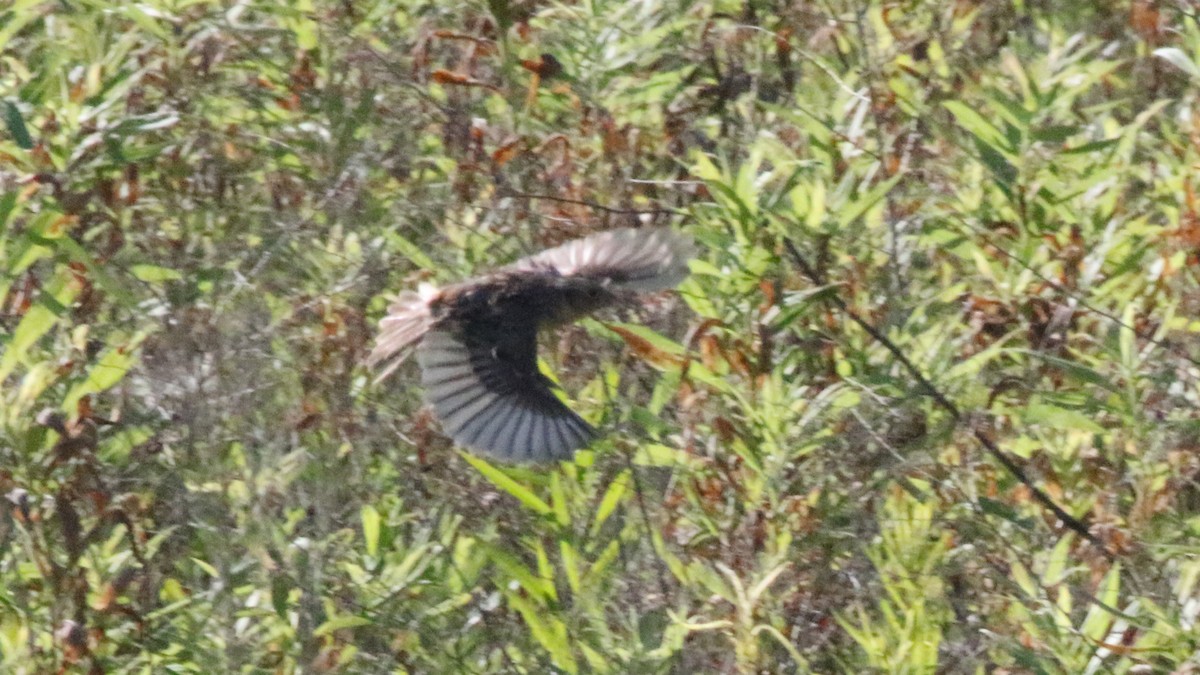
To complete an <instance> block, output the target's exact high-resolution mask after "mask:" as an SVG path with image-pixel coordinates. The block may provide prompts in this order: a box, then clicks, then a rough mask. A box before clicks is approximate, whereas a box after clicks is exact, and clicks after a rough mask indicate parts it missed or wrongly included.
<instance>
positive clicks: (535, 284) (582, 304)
mask: <svg viewBox="0 0 1200 675" xmlns="http://www.w3.org/2000/svg"><path fill="white" fill-rule="evenodd" d="M617 298H618V294H617V293H615V292H613V291H611V290H609V289H608V288H607V285H606V284H605V283H604V282H603V281H597V280H593V279H581V278H578V277H564V276H561V275H559V274H558V273H556V272H554V271H553V270H546V271H512V272H497V273H495V274H489V275H487V276H484V277H479V278H477V279H472V280H469V281H465V282H462V283H458V284H453V285H450V286H447V287H445V288H443V289H442V290H441V293H440V294H439V296H438V297H437V299H435V300H434V301H433V302H432V303H431V305H430V310H431V311H432V313H433V319H434V323H435V325H438V324H441V323H442V322H443V321H445V322H454V321H459V322H466V323H469V324H473V323H475V322H478V323H480V324H488V325H493V326H496V327H497V328H512V327H517V326H528V325H534V326H537V327H539V328H553V327H555V326H560V325H562V324H565V323H570V322H572V321H574V320H576V319H578V318H580V317H583V316H586V315H588V314H590V313H592V312H593V311H595V310H597V309H600V308H601V307H605V306H607V305H611V304H613V303H614V302H616V301H617Z"/></svg>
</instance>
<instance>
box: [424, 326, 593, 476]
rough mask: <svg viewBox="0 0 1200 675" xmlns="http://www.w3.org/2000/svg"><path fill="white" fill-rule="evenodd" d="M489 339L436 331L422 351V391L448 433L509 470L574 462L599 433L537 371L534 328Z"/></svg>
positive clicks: (458, 329)
mask: <svg viewBox="0 0 1200 675" xmlns="http://www.w3.org/2000/svg"><path fill="white" fill-rule="evenodd" d="M514 330H515V329H514ZM476 332H478V331H476ZM483 333H484V335H472V331H471V330H470V328H469V327H462V326H459V327H454V328H437V329H434V330H431V331H429V333H428V334H427V335H426V336H425V339H424V340H423V341H422V342H421V345H420V347H418V348H417V360H418V361H419V362H420V365H421V384H422V385H423V386H424V387H425V395H426V398H427V399H428V400H429V402H430V403H431V404H432V405H433V408H434V411H435V412H436V413H437V416H438V418H439V419H441V422H442V428H443V430H445V432H446V434H447V435H449V436H450V437H451V438H453V439H454V441H455V442H456V443H458V444H460V445H463V446H466V447H467V448H470V449H471V450H473V451H475V452H477V453H479V454H482V455H486V456H489V457H492V458H495V459H499V460H502V461H506V462H550V461H554V460H563V459H569V458H570V457H571V455H572V454H573V453H574V452H575V450H577V449H579V448H581V447H583V446H584V445H586V444H587V443H588V441H589V440H591V439H592V438H593V437H594V436H595V433H596V432H595V430H594V429H593V428H592V427H591V426H590V425H589V424H588V423H587V422H585V421H583V419H582V418H580V417H579V415H576V414H575V413H574V412H573V411H572V410H571V409H570V408H568V407H567V406H565V405H563V403H562V401H560V400H558V397H556V396H555V395H554V392H553V391H551V389H550V384H549V382H548V381H547V380H546V378H545V377H543V376H542V374H541V373H539V372H538V371H537V361H536V353H537V347H536V342H535V340H536V327H535V326H530V327H529V328H528V330H527V331H526V330H524V329H522V330H520V331H519V333H520V334H519V335H516V334H511V332H510V333H509V334H505V335H502V336H501V335H495V334H493V335H487V333H493V331H483Z"/></svg>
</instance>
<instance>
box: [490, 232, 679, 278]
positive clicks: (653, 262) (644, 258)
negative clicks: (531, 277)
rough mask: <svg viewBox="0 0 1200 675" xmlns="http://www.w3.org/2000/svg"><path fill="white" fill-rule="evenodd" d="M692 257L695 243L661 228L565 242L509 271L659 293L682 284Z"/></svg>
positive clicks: (514, 265)
mask: <svg viewBox="0 0 1200 675" xmlns="http://www.w3.org/2000/svg"><path fill="white" fill-rule="evenodd" d="M694 255H695V244H694V243H693V242H692V238H691V237H689V236H687V235H684V234H679V233H677V232H674V231H672V230H669V229H667V228H665V227H646V228H641V229H631V228H624V229H618V230H607V231H605V232H600V233H598V234H593V235H591V236H589V237H584V238H583V239H576V240H574V241H569V242H567V243H565V244H563V245H562V246H557V247H555V248H552V249H549V250H546V251H542V252H541V253H538V254H537V255H533V256H530V257H528V258H522V259H521V260H518V261H517V262H516V263H514V264H513V265H512V267H513V268H514V269H518V270H530V271H534V270H553V271H555V272H557V273H558V274H561V275H563V276H585V277H591V278H595V279H600V280H607V281H609V282H610V283H611V284H612V285H613V287H615V288H620V289H626V290H631V291H663V290H666V289H668V288H674V287H675V286H677V285H678V284H679V282H681V281H683V279H684V278H685V277H686V276H687V274H688V260H690V259H691V258H692V257H693V256H694Z"/></svg>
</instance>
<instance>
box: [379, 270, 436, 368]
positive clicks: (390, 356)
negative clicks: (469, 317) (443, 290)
mask: <svg viewBox="0 0 1200 675" xmlns="http://www.w3.org/2000/svg"><path fill="white" fill-rule="evenodd" d="M437 292H438V291H437V289H436V288H435V287H433V286H431V285H429V284H421V285H420V286H419V287H418V288H417V291H416V292H413V291H404V292H402V293H400V295H398V296H396V299H395V300H393V301H392V304H391V305H389V306H388V311H387V316H384V317H383V319H381V320H380V321H379V337H378V338H376V340H375V348H374V349H372V350H371V354H370V356H368V357H367V365H368V366H370V367H371V368H375V367H377V366H379V364H381V363H382V364H384V366H383V369H382V370H381V371H380V373H379V376H378V377H376V378H375V381H376V382H379V381H381V380H383V379H384V378H386V377H387V376H388V375H391V374H392V371H394V370H396V368H398V367H400V364H402V363H404V360H405V359H407V358H408V355H409V353H410V352H411V351H412V350H411V349H409V348H410V347H412V346H413V345H414V344H416V343H417V342H418V341H419V340H420V339H421V338H422V337H423V336H424V335H425V333H427V332H429V329H430V327H431V326H432V325H433V315H432V314H431V313H430V311H429V303H430V301H431V300H432V299H433V298H434V297H436V296H437Z"/></svg>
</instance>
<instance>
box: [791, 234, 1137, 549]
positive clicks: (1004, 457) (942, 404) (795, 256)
mask: <svg viewBox="0 0 1200 675" xmlns="http://www.w3.org/2000/svg"><path fill="white" fill-rule="evenodd" d="M783 245H784V247H785V248H786V249H787V252H788V255H789V256H791V258H792V261H793V262H795V264H796V266H797V267H799V268H800V271H801V272H803V273H804V275H805V276H807V277H808V278H809V279H810V280H811V281H812V282H813V283H814V284H817V285H824V284H825V281H824V280H823V279H822V278H821V274H820V273H819V272H818V271H817V270H816V269H815V268H813V267H812V265H810V264H809V262H808V260H806V259H805V258H804V256H803V255H801V253H800V251H799V250H798V249H797V248H796V245H795V244H793V243H792V240H791V239H788V238H786V237H785V238H784V239H783ZM824 297H825V298H826V299H827V301H828V302H831V303H833V304H834V305H835V306H836V307H837V308H838V309H839V310H840V311H841V312H842V313H843V314H845V315H846V316H848V317H850V319H851V320H852V321H854V323H856V324H858V325H859V326H860V327H861V328H862V329H863V330H865V331H867V333H868V334H869V335H870V336H871V337H872V338H873V339H874V340H875V341H876V342H878V343H879V344H881V345H883V346H884V348H886V349H887V350H888V351H889V352H891V353H892V356H894V357H896V360H897V361H899V362H900V365H902V366H904V369H905V370H907V371H908V372H909V374H910V375H912V376H913V378H914V379H915V380H916V381H917V382H918V383H919V384H920V385H921V387H923V388H924V389H925V391H926V392H928V393H929V396H930V398H932V399H933V401H934V403H936V404H937V406H938V407H939V408H941V409H942V410H944V411H946V413H947V414H949V415H950V417H951V418H953V419H954V421H955V422H958V423H961V422H963V421H964V420H965V419H966V418H965V417H964V416H963V413H962V411H961V410H959V408H958V406H956V405H955V404H954V403H953V402H952V401H951V400H950V399H949V398H947V397H946V395H945V394H943V393H942V392H941V391H940V390H938V388H937V387H935V386H933V383H931V382H930V381H929V380H928V379H926V377H925V376H924V375H922V374H921V371H920V369H919V368H917V366H916V365H915V364H914V363H913V362H912V361H911V360H909V358H908V357H907V356H905V355H904V352H903V351H901V349H900V348H899V347H898V346H896V344H895V343H894V342H892V341H891V340H889V339H888V337H887V336H886V335H884V334H883V333H882V332H880V331H879V330H878V329H877V328H875V327H874V326H872V325H871V324H869V323H867V321H866V320H865V319H863V318H862V317H861V316H859V315H858V313H857V312H855V311H854V310H853V309H851V308H850V306H849V305H848V304H846V301H845V300H843V299H842V298H841V297H839V296H838V295H836V294H828V295H825V296H824ZM971 433H972V435H973V436H975V440H976V441H978V442H979V444H980V445H982V446H983V448H984V449H985V450H986V451H987V453H988V454H989V455H991V456H992V458H993V459H995V460H996V461H997V462H999V463H1000V464H1001V466H1003V467H1004V468H1005V469H1006V470H1007V471H1008V472H1009V473H1010V474H1012V476H1013V477H1014V478H1016V479H1017V480H1018V481H1020V482H1021V484H1022V485H1024V486H1025V487H1026V488H1028V489H1029V492H1030V494H1032V495H1033V499H1034V501H1036V502H1038V503H1039V504H1041V505H1042V506H1043V507H1044V508H1046V509H1047V510H1049V511H1050V512H1051V513H1053V514H1054V515H1055V516H1056V517H1057V518H1058V519H1059V520H1061V521H1062V523H1063V525H1064V526H1065V527H1066V528H1067V529H1069V530H1071V531H1072V532H1075V533H1076V534H1078V535H1079V536H1080V537H1083V538H1084V539H1086V540H1087V541H1088V542H1090V543H1091V544H1092V545H1093V546H1095V547H1096V548H1097V549H1099V551H1100V552H1101V553H1102V554H1104V556H1105V557H1106V558H1108V559H1109V560H1110V561H1111V560H1115V559H1116V554H1114V553H1113V552H1111V551H1109V550H1108V547H1107V546H1105V545H1104V542H1103V541H1101V540H1100V538H1099V537H1097V536H1096V535H1094V534H1092V533H1091V531H1090V530H1089V529H1088V527H1087V525H1086V524H1085V523H1084V522H1083V521H1081V520H1079V519H1078V518H1076V517H1075V516H1072V515H1071V514H1069V513H1067V512H1066V510H1065V509H1063V508H1062V507H1061V506H1059V505H1058V504H1057V503H1056V502H1055V501H1054V500H1053V499H1052V498H1051V497H1050V495H1048V494H1046V493H1045V492H1044V491H1042V489H1041V488H1039V487H1037V486H1036V485H1034V484H1033V481H1032V480H1031V479H1030V478H1029V475H1028V474H1027V473H1026V472H1025V469H1024V468H1023V467H1022V466H1021V465H1020V464H1018V463H1017V462H1016V460H1014V459H1013V458H1012V457H1009V455H1008V453H1006V452H1004V451H1003V450H1001V449H1000V447H999V446H997V445H996V443H995V441H993V440H992V439H990V438H988V437H987V435H986V434H984V433H983V431H981V430H979V429H972V430H971Z"/></svg>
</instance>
